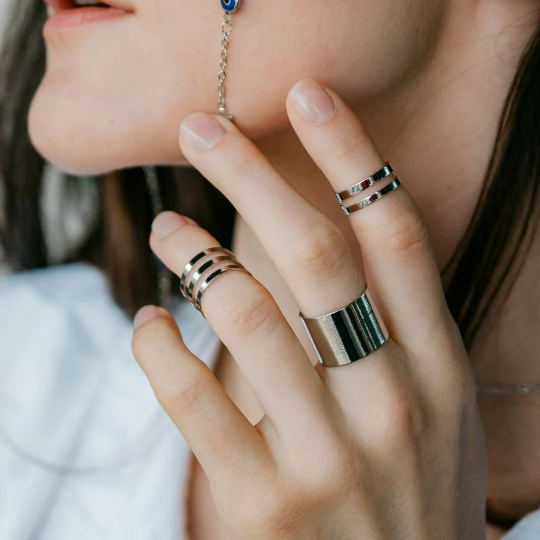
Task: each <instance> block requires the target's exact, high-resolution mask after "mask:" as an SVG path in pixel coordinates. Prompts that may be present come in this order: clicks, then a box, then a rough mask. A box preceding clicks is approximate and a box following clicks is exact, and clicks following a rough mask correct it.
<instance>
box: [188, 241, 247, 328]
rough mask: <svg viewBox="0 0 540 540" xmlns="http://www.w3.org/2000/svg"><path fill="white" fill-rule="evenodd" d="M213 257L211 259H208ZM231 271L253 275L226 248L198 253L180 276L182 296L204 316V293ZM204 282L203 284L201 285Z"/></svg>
mask: <svg viewBox="0 0 540 540" xmlns="http://www.w3.org/2000/svg"><path fill="white" fill-rule="evenodd" d="M208 255H211V257H210V259H208V260H207V259H206V258H207V256H208ZM214 266H215V267H219V268H217V270H215V271H214V272H211V273H210V275H207V277H206V278H204V280H202V279H203V278H202V276H203V274H205V275H206V274H207V272H208V270H209V269H211V268H213V267H214ZM230 270H240V271H241V272H245V273H246V274H249V275H251V273H250V272H248V270H246V268H244V266H243V265H242V264H241V263H240V262H239V261H238V259H237V258H236V257H235V255H234V253H233V252H232V251H230V250H228V249H227V248H224V247H211V248H208V249H205V250H203V251H201V252H200V253H197V255H195V257H193V258H192V259H191V260H190V261H189V262H188V263H187V264H186V266H184V271H183V272H182V275H181V276H180V292H181V293H182V295H183V296H184V297H185V298H186V299H187V300H189V301H190V302H191V304H193V306H194V307H195V308H196V309H197V310H198V311H199V312H200V313H201V314H202V316H203V317H204V318H206V317H205V315H204V313H203V312H202V309H201V300H202V297H203V294H204V292H205V291H206V290H207V289H208V286H209V285H210V283H213V282H214V281H215V280H216V279H217V278H218V277H219V276H221V275H223V274H225V273H226V272H228V271H230ZM201 280H202V283H201Z"/></svg>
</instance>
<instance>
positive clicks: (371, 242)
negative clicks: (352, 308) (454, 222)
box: [287, 79, 451, 352]
mask: <svg viewBox="0 0 540 540" xmlns="http://www.w3.org/2000/svg"><path fill="white" fill-rule="evenodd" d="M287 111H288V114H289V118H290V120H291V123H292V125H293V127H294V129H295V131H296V133H297V134H298V137H299V138H300V140H301V142H302V143H303V145H304V146H305V148H306V150H307V151H308V152H309V154H310V155H311V157H312V158H313V160H314V161H315V163H316V164H317V165H318V166H319V168H320V169H321V170H322V172H323V173H324V174H325V175H326V177H327V178H328V179H329V181H330V183H331V185H332V187H333V188H334V190H335V191H336V192H341V191H343V190H345V189H347V188H349V187H350V186H351V185H353V184H355V183H356V182H358V181H360V180H361V179H362V178H365V177H368V176H370V175H371V174H373V173H374V172H375V171H378V170H380V169H381V168H382V167H383V166H384V164H385V162H384V160H383V159H382V158H381V156H380V154H379V152H378V151H377V149H376V147H375V145H374V144H373V141H372V140H371V138H370V136H369V135H368V133H367V132H366V130H365V128H364V127H363V126H362V124H361V123H360V121H359V119H358V118H357V116H356V115H355V113H354V112H353V111H352V110H351V109H350V108H349V107H348V106H347V105H346V104H345V103H344V102H343V100H341V99H340V98H339V96H337V94H336V93H335V92H333V91H331V90H329V89H325V88H322V87H321V86H320V85H319V84H317V83H316V82H315V81H312V80H310V79H306V80H302V81H299V82H298V83H297V84H296V85H295V86H294V87H293V89H291V91H290V93H289V95H288V97H287ZM392 178H393V177H390V178H389V179H388V180H387V181H385V180H382V181H379V182H378V183H376V184H375V185H374V186H371V187H369V188H368V189H366V190H365V191H362V192H361V193H360V194H359V195H356V196H355V197H354V199H351V202H355V203H357V202H358V200H359V199H361V198H364V197H368V196H370V195H371V194H372V193H374V192H375V191H378V190H380V189H381V188H382V187H383V186H385V185H387V184H389V183H390V181H391V180H392ZM336 204H337V202H336ZM346 206H349V201H347V203H346ZM349 218H350V220H351V225H352V228H353V230H354V232H355V234H356V237H357V238H358V240H359V242H360V245H361V248H362V260H363V263H364V270H365V272H366V279H367V281H368V283H369V286H370V289H371V290H372V292H373V293H374V296H375V297H376V298H377V299H378V300H379V302H380V306H379V307H380V310H381V313H382V314H383V316H384V317H385V322H386V323H387V326H388V328H389V331H390V334H391V336H392V337H393V338H394V340H396V341H398V342H399V344H400V345H402V346H403V347H406V348H408V349H409V350H411V349H414V350H416V352H418V350H419V349H418V348H419V347H422V346H424V347H426V346H427V347H432V345H433V337H434V336H436V335H442V332H441V330H442V328H441V323H442V322H443V321H447V322H449V321H450V318H451V317H450V313H449V311H448V307H447V303H446V299H445V296H444V291H443V287H442V283H441V279H440V273H439V269H438V266H437V263H436V260H435V256H434V253H433V250H432V246H431V243H430V239H429V235H428V232H427V228H426V226H425V223H424V220H423V218H422V216H421V213H420V210H419V208H418V206H417V205H416V204H415V202H414V200H413V199H412V197H411V196H410V194H409V192H408V191H407V189H406V188H405V186H403V185H402V186H400V187H399V188H398V189H396V190H395V191H393V192H391V193H389V194H387V195H385V196H384V197H383V198H382V199H381V200H379V201H377V202H375V203H373V204H371V205H369V206H366V207H365V208H363V209H361V210H358V211H356V212H353V213H351V214H350V216H349Z"/></svg>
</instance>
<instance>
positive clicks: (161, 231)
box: [152, 210, 193, 240]
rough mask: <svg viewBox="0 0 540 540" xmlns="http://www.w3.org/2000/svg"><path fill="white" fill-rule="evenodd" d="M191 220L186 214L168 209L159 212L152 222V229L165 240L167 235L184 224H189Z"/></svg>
mask: <svg viewBox="0 0 540 540" xmlns="http://www.w3.org/2000/svg"><path fill="white" fill-rule="evenodd" d="M191 221H193V220H191ZM188 223H189V221H188V219H186V218H185V217H184V216H181V215H180V214H177V213H176V212H171V211H169V210H167V211H166V212H161V214H158V215H157V216H156V217H155V219H154V221H153V222H152V230H153V231H154V232H155V233H156V235H157V237H158V238H160V239H161V240H163V238H165V237H166V236H169V234H171V233H172V232H174V231H176V230H177V229H179V228H180V227H183V226H184V225H188Z"/></svg>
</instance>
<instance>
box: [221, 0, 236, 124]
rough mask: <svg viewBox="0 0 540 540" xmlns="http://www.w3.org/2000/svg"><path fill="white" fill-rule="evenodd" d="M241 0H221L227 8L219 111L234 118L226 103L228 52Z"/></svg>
mask: <svg viewBox="0 0 540 540" xmlns="http://www.w3.org/2000/svg"><path fill="white" fill-rule="evenodd" d="M240 2H241V0H221V7H222V8H223V9H224V10H225V14H224V17H223V23H222V25H221V31H222V33H223V38H222V40H221V60H220V68H221V69H220V70H219V73H218V113H219V114H221V115H222V116H224V117H225V118H228V119H229V120H233V119H234V117H233V115H232V114H229V113H228V111H227V106H226V105H225V79H226V78H227V73H226V68H227V53H228V48H229V35H230V33H231V32H232V29H233V25H232V15H231V14H232V13H233V12H234V11H236V10H237V9H238V8H239V7H240Z"/></svg>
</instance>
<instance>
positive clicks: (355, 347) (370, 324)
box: [299, 287, 388, 367]
mask: <svg viewBox="0 0 540 540" xmlns="http://www.w3.org/2000/svg"><path fill="white" fill-rule="evenodd" d="M299 315H300V318H301V319H302V322H303V324H304V328H305V329H306V331H307V333H308V335H309V337H310V339H311V344H312V345H313V347H314V348H315V351H316V352H317V356H318V357H319V361H320V362H321V364H324V365H325V366H326V367H336V366H344V365H346V364H351V363H352V362H355V361H356V360H360V359H361V358H364V357H366V356H367V355H368V354H370V353H372V352H373V351H375V350H377V349H378V348H379V347H380V346H381V345H383V344H384V343H385V342H386V340H387V339H388V330H387V328H386V326H385V325H384V322H383V321H382V319H381V316H380V313H379V310H378V309H377V306H376V305H375V302H374V300H373V297H372V296H371V293H370V291H369V290H368V288H367V287H366V289H365V291H364V292H363V294H362V295H361V296H360V297H359V298H358V299H357V300H355V301H354V302H352V303H351V304H349V305H348V306H345V307H343V308H341V309H339V310H337V311H333V312H332V313H327V314H326V315H321V316H319V317H313V318H307V317H304V315H303V314H302V312H300V313H299Z"/></svg>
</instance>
